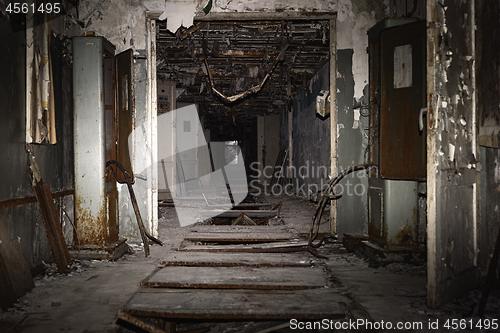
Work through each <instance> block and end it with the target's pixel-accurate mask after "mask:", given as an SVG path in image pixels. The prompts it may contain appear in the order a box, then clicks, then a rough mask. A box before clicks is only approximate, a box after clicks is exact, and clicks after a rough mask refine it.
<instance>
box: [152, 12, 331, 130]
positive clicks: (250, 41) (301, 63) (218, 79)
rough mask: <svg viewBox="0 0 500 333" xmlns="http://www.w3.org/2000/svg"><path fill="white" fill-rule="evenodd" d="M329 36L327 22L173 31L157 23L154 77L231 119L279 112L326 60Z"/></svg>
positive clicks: (211, 25) (226, 24)
mask: <svg viewBox="0 0 500 333" xmlns="http://www.w3.org/2000/svg"><path fill="white" fill-rule="evenodd" d="M328 39H329V21H328V20H314V21H313V20H296V21H236V22H234V21H232V22H231V21H215V22H195V23H194V26H193V27H192V28H190V29H183V30H181V29H179V30H178V31H177V33H176V34H173V33H171V32H170V31H168V30H167V28H166V23H165V22H162V21H159V22H158V33H157V73H158V79H159V80H160V81H161V80H174V81H175V82H177V87H178V88H183V89H185V92H184V93H183V94H182V95H181V96H179V98H178V99H177V101H178V102H187V103H200V104H202V103H204V104H205V106H208V113H209V114H211V115H217V114H221V113H222V114H224V115H227V116H228V117H225V118H227V119H229V121H232V122H235V121H236V120H238V121H241V120H246V119H250V118H253V117H255V116H257V115H264V114H269V113H278V112H279V110H280V109H282V108H283V107H284V106H285V105H286V103H287V100H288V99H289V98H291V97H293V96H294V95H295V94H296V93H297V92H298V90H299V89H300V87H302V86H305V85H306V84H307V82H308V81H309V80H310V79H311V78H312V76H313V75H314V74H315V73H316V72H317V71H318V70H319V69H320V68H321V66H322V65H324V64H325V62H327V61H328V59H329V42H328ZM205 59H206V62H205ZM207 67H208V69H207ZM273 68H274V69H273ZM208 70H210V72H211V76H212V82H211V80H210V77H209V75H208V73H209V72H208ZM267 74H270V75H269V76H268V77H267V79H266V76H267ZM211 83H212V84H213V88H215V89H212V88H211ZM260 85H261V86H262V87H261V89H260ZM252 88H253V89H252ZM250 89H252V90H253V93H245V92H248V90H250ZM218 92H219V93H220V94H219V93H218ZM239 94H240V95H243V96H242V97H241V98H239V96H238V95H239ZM235 95H236V96H235ZM221 96H222V97H221ZM232 96H233V98H231V97H232ZM234 96H235V97H234ZM225 97H227V98H225ZM219 121H220V116H219Z"/></svg>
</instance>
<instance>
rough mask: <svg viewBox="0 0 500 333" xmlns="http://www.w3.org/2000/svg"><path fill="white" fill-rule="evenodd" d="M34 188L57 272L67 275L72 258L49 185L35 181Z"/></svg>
mask: <svg viewBox="0 0 500 333" xmlns="http://www.w3.org/2000/svg"><path fill="white" fill-rule="evenodd" d="M33 188H34V190H35V194H36V198H37V200H38V204H39V206H40V211H41V213H42V217H43V223H44V225H45V231H46V232H47V236H48V238H49V243H50V249H51V250H52V254H53V255H54V260H55V262H56V265H57V270H58V271H59V273H65V272H66V271H67V270H68V266H69V265H71V257H70V255H69V251H68V247H67V245H66V241H65V239H64V235H63V232H62V227H61V223H60V221H59V217H58V214H57V211H56V206H55V205H54V199H53V198H52V193H51V192H50V188H49V184H47V183H44V182H43V181H42V180H41V179H40V181H37V180H35V179H33Z"/></svg>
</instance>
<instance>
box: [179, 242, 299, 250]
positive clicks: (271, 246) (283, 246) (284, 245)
mask: <svg viewBox="0 0 500 333" xmlns="http://www.w3.org/2000/svg"><path fill="white" fill-rule="evenodd" d="M307 243H308V241H297V242H273V243H261V244H252V245H248V244H232V245H198V244H192V243H189V244H185V243H183V244H181V247H180V248H179V251H187V252H260V253H271V252H295V251H307Z"/></svg>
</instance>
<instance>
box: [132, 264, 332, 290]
mask: <svg viewBox="0 0 500 333" xmlns="http://www.w3.org/2000/svg"><path fill="white" fill-rule="evenodd" d="M141 285H142V286H144V287H164V288H197V289H217V288H220V289H242V288H244V289H271V290H300V289H311V288H321V287H326V286H327V281H326V279H325V276H324V272H323V269H322V268H319V267H248V266H247V267H243V266H240V267H192V266H169V267H165V268H161V269H160V270H159V271H157V272H156V273H154V274H153V275H151V276H150V277H148V278H147V279H146V280H145V281H143V282H141Z"/></svg>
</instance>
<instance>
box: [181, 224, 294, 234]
mask: <svg viewBox="0 0 500 333" xmlns="http://www.w3.org/2000/svg"><path fill="white" fill-rule="evenodd" d="M189 230H190V231H192V232H288V231H289V229H288V228H287V227H284V226H247V225H199V226H194V227H191V228H190V229H189Z"/></svg>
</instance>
